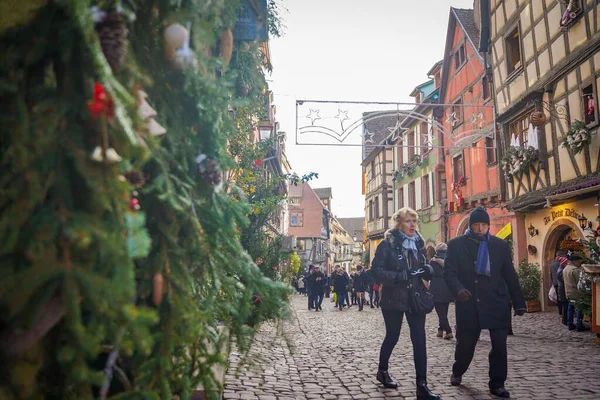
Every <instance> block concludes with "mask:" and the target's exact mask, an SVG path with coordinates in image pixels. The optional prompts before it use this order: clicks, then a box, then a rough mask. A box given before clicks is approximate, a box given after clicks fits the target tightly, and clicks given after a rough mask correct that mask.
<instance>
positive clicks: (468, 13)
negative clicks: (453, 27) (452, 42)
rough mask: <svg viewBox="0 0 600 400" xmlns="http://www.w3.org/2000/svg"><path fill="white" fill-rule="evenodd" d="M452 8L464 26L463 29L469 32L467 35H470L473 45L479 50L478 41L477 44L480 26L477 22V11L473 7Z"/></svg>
mask: <svg viewBox="0 0 600 400" xmlns="http://www.w3.org/2000/svg"><path fill="white" fill-rule="evenodd" d="M451 10H453V11H454V15H456V19H457V20H458V23H459V24H460V25H461V26H462V28H463V30H464V31H465V32H466V33H467V36H468V37H469V40H471V43H472V44H473V47H474V48H475V50H476V51H477V52H479V50H478V46H477V45H476V43H477V44H478V43H479V28H478V27H477V25H476V24H475V11H473V10H471V9H464V8H452V7H451Z"/></svg>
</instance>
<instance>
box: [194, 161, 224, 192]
mask: <svg viewBox="0 0 600 400" xmlns="http://www.w3.org/2000/svg"><path fill="white" fill-rule="evenodd" d="M199 169H200V176H201V177H202V179H203V180H205V181H206V182H207V183H209V184H210V185H212V186H217V185H218V184H219V183H221V178H222V173H221V170H220V169H219V166H218V165H217V163H216V162H215V160H211V159H207V160H205V161H204V162H203V163H202V164H200V168H199Z"/></svg>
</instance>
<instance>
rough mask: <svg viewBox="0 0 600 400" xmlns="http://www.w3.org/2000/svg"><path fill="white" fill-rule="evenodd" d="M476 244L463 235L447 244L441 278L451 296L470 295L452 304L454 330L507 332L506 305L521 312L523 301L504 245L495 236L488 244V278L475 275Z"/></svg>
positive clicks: (508, 314)
mask: <svg viewBox="0 0 600 400" xmlns="http://www.w3.org/2000/svg"><path fill="white" fill-rule="evenodd" d="M478 246H479V244H478V243H477V242H475V241H474V240H473V239H470V238H469V237H467V236H465V235H463V236H459V237H457V238H454V239H452V240H451V241H450V242H449V243H448V251H447V253H446V260H445V266H444V278H445V279H446V283H447V284H448V288H450V291H451V292H452V294H453V295H454V296H456V295H457V293H458V292H459V291H460V290H461V289H467V290H468V291H469V292H471V295H472V296H471V298H469V299H468V300H467V301H465V302H459V301H457V302H456V327H457V329H510V312H511V311H510V303H511V300H512V306H513V308H514V309H515V310H525V309H526V308H527V307H526V305H525V298H524V297H523V292H522V290H521V285H520V284H519V278H518V277H517V272H516V271H515V268H514V266H513V263H512V260H511V256H510V254H511V252H510V248H509V247H508V243H506V242H505V241H504V240H502V239H499V238H497V237H495V236H491V237H490V240H489V242H488V252H489V257H490V272H491V276H490V277H488V276H485V275H477V274H476V272H475V261H476V260H477V249H478Z"/></svg>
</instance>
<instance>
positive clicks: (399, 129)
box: [387, 118, 407, 141]
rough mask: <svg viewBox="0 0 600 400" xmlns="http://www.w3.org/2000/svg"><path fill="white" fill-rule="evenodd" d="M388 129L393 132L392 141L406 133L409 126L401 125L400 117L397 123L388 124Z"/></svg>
mask: <svg viewBox="0 0 600 400" xmlns="http://www.w3.org/2000/svg"><path fill="white" fill-rule="evenodd" d="M387 130H388V131H390V133H391V134H392V141H395V140H398V138H399V137H400V134H401V133H404V132H405V131H406V130H407V128H404V127H402V126H401V123H400V119H399V118H398V120H397V121H396V125H394V126H388V127H387Z"/></svg>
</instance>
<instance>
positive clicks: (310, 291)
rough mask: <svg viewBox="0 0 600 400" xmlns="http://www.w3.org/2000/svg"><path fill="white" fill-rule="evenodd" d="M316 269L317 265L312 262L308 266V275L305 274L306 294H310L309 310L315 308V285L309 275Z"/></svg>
mask: <svg viewBox="0 0 600 400" xmlns="http://www.w3.org/2000/svg"><path fill="white" fill-rule="evenodd" d="M314 269H315V266H314V265H312V264H310V265H309V266H308V272H307V273H306V275H304V286H305V287H306V294H307V295H308V310H309V311H310V310H312V309H313V308H315V297H314V295H313V285H312V283H311V281H310V279H309V277H310V276H311V275H312V273H313V271H314Z"/></svg>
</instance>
